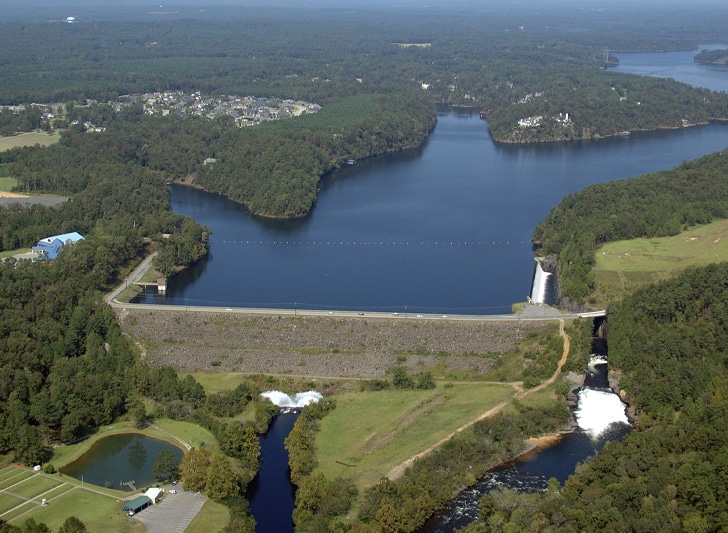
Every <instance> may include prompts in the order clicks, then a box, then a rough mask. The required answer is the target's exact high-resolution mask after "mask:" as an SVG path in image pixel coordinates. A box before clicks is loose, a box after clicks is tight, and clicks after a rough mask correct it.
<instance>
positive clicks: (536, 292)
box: [531, 261, 551, 304]
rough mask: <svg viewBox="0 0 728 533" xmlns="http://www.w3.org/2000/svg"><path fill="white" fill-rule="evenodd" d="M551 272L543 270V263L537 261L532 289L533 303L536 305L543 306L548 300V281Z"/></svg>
mask: <svg viewBox="0 0 728 533" xmlns="http://www.w3.org/2000/svg"><path fill="white" fill-rule="evenodd" d="M550 276H551V272H546V271H545V270H544V269H543V268H541V262H540V261H536V272H535V273H534V274H533V287H532V288H531V301H532V302H533V303H535V304H542V303H544V302H545V300H546V281H547V280H548V279H549V277H550Z"/></svg>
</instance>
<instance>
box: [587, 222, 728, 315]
mask: <svg viewBox="0 0 728 533" xmlns="http://www.w3.org/2000/svg"><path fill="white" fill-rule="evenodd" d="M721 261H728V220H718V221H716V222H713V223H712V224H708V225H705V226H697V227H694V228H690V229H689V230H688V231H685V232H683V233H680V234H679V235H675V236H674V237H662V238H657V239H633V240H629V241H618V242H612V243H609V244H606V245H604V246H602V247H601V248H600V249H599V250H598V251H597V255H596V267H595V269H594V273H595V280H596V286H597V291H598V293H599V299H600V300H601V303H606V302H609V301H614V300H618V299H620V298H622V297H624V296H626V295H627V294H629V293H632V292H634V291H635V290H636V289H638V288H640V287H642V286H645V285H649V284H652V283H655V282H657V281H661V280H664V279H668V278H671V277H673V276H675V275H676V274H678V273H679V272H681V271H682V270H684V269H686V268H687V267H690V266H702V265H707V264H710V263H718V262H721Z"/></svg>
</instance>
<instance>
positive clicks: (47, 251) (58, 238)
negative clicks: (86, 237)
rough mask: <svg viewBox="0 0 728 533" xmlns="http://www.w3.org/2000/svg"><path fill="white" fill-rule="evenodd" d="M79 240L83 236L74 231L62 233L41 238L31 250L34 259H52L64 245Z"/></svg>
mask: <svg viewBox="0 0 728 533" xmlns="http://www.w3.org/2000/svg"><path fill="white" fill-rule="evenodd" d="M81 240H83V236H82V235H81V234H80V233H77V232H75V231H74V232H72V233H64V234H62V235H54V236H52V237H46V238H45V239H41V240H39V241H38V244H36V245H35V246H33V247H32V248H31V250H33V252H35V254H36V260H38V261H52V260H53V259H55V258H56V257H58V253H59V252H60V251H61V250H63V247H64V246H65V245H67V244H73V243H75V242H78V241H81Z"/></svg>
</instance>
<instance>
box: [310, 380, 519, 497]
mask: <svg viewBox="0 0 728 533" xmlns="http://www.w3.org/2000/svg"><path fill="white" fill-rule="evenodd" d="M515 392H516V389H515V388H514V387H512V386H511V385H507V384H499V383H489V384H484V383H438V385H437V387H436V388H435V389H432V390H426V391H423V390H412V391H397V390H392V391H379V392H355V393H347V394H343V395H340V396H337V397H336V409H334V410H333V411H332V412H331V413H329V414H328V415H326V416H325V417H324V418H323V419H322V420H321V431H319V433H318V434H317V437H316V448H317V452H316V456H317V458H318V461H319V464H318V469H319V470H321V471H322V472H323V473H324V474H325V475H326V477H327V478H328V479H334V478H336V477H345V478H349V479H352V481H354V483H355V484H357V485H358V486H360V487H361V486H369V485H374V484H376V483H377V482H378V481H379V480H380V479H381V478H382V477H384V476H386V475H387V473H388V472H390V471H391V470H392V469H393V468H394V467H396V466H397V465H399V464H401V463H402V462H403V461H404V460H406V459H408V458H410V457H412V456H414V455H416V454H418V453H420V452H422V450H423V449H425V448H427V447H429V446H432V445H433V444H435V443H437V442H438V441H440V440H441V439H443V438H444V437H446V436H447V435H449V434H451V433H453V432H454V431H455V430H457V429H458V427H460V426H462V425H463V423H465V422H467V421H469V420H472V419H475V418H477V417H478V416H480V415H481V414H483V413H484V412H486V411H488V410H489V409H491V408H492V407H494V406H495V405H497V404H498V403H500V402H502V401H504V400H507V399H509V398H511V397H512V396H513V395H514V394H515ZM342 428H346V431H342V430H341V429H342Z"/></svg>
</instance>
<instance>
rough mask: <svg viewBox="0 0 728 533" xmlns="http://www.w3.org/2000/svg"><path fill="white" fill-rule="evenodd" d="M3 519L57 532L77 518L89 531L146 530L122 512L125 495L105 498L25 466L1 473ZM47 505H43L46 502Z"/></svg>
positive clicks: (131, 532)
mask: <svg viewBox="0 0 728 533" xmlns="http://www.w3.org/2000/svg"><path fill="white" fill-rule="evenodd" d="M0 487H2V488H1V489H0V520H4V521H6V522H8V523H10V524H13V525H20V524H22V523H23V522H25V520H27V519H28V518H32V519H33V520H35V521H36V522H43V523H45V524H46V525H47V526H48V527H50V529H51V531H58V529H59V528H60V527H61V525H62V524H63V522H64V521H65V520H66V519H67V518H68V517H69V516H76V517H77V518H79V519H80V520H81V521H82V522H84V524H86V529H87V530H88V531H105V530H107V531H115V532H116V531H118V532H121V533H127V532H128V533H136V532H140V533H141V532H143V531H144V527H143V526H142V525H140V524H136V523H135V522H134V521H133V520H130V519H129V517H128V516H126V515H124V514H123V513H122V512H121V506H122V505H123V504H122V500H123V498H124V496H125V495H124V494H123V493H119V494H118V495H116V496H114V495H106V494H103V493H101V491H98V492H97V491H96V490H95V488H94V487H93V486H89V485H88V484H87V485H86V486H85V487H82V486H80V483H79V482H78V481H76V480H71V479H69V478H67V477H64V476H61V475H59V474H45V473H36V472H32V471H31V470H30V469H28V468H26V467H22V466H8V467H5V468H3V469H2V470H0ZM44 498H45V499H46V500H47V505H42V500H43V499H44Z"/></svg>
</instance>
